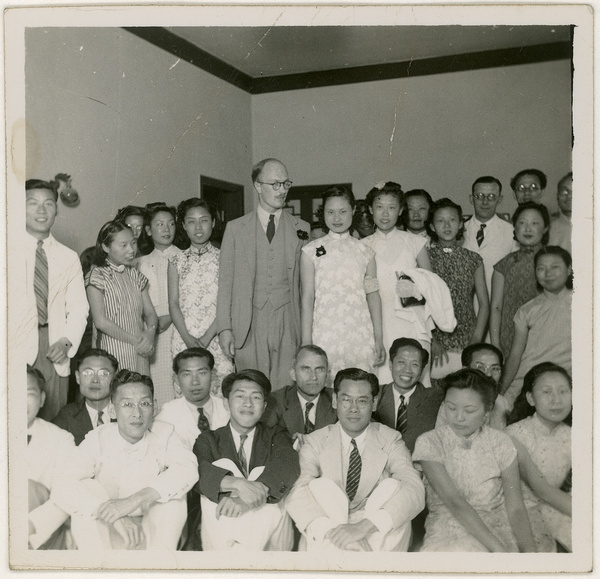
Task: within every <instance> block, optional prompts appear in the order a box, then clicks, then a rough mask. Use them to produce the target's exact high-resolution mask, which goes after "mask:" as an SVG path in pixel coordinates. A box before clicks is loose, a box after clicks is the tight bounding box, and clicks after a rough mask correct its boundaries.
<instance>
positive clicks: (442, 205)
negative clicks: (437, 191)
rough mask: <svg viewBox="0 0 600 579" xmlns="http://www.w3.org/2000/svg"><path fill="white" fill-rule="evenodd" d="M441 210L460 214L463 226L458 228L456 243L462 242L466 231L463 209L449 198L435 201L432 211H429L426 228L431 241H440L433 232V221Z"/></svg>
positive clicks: (459, 217)
mask: <svg viewBox="0 0 600 579" xmlns="http://www.w3.org/2000/svg"><path fill="white" fill-rule="evenodd" d="M440 209H454V210H455V211H456V212H457V213H458V219H459V220H460V222H461V225H460V226H459V228H458V233H457V235H456V241H460V240H461V239H462V238H463V232H464V230H465V226H464V222H463V212H462V207H461V206H460V205H459V204H458V203H454V201H452V199H449V198H448V197H442V198H441V199H438V200H437V201H435V202H434V203H433V205H432V206H431V209H430V210H429V217H428V218H427V222H426V225H425V227H426V229H427V230H428V232H429V235H430V237H431V239H432V240H433V241H438V240H439V236H438V234H437V233H436V232H435V231H434V230H433V228H432V225H433V219H434V217H435V212H436V211H439V210H440Z"/></svg>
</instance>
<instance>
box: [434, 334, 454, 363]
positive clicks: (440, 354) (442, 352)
mask: <svg viewBox="0 0 600 579" xmlns="http://www.w3.org/2000/svg"><path fill="white" fill-rule="evenodd" d="M431 360H432V362H433V365H434V366H443V365H444V364H447V363H448V362H449V361H450V358H449V356H448V352H447V351H446V349H445V348H444V346H442V345H441V344H440V342H439V341H438V340H437V339H436V338H433V340H432V341H431Z"/></svg>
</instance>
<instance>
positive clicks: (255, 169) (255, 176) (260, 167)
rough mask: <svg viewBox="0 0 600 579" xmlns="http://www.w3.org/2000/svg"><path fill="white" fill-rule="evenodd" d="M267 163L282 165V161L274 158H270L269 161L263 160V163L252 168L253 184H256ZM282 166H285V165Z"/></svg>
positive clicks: (260, 162)
mask: <svg viewBox="0 0 600 579" xmlns="http://www.w3.org/2000/svg"><path fill="white" fill-rule="evenodd" d="M267 163H281V161H280V160H279V159H273V157H268V158H267V159H263V160H262V161H259V162H258V163H256V165H254V167H252V174H251V175H252V183H256V180H257V179H258V177H259V175H260V174H261V172H262V170H263V169H264V166H265V165H266V164H267ZM281 164H282V165H283V163H281Z"/></svg>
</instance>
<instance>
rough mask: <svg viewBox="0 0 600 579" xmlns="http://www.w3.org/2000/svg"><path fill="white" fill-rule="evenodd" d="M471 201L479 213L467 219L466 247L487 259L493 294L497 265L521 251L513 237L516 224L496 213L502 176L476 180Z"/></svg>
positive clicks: (485, 260) (487, 275) (500, 194)
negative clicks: (515, 252) (494, 274)
mask: <svg viewBox="0 0 600 579" xmlns="http://www.w3.org/2000/svg"><path fill="white" fill-rule="evenodd" d="M470 200H471V204H472V205H473V209H474V210H475V213H474V215H473V216H472V217H471V218H470V219H468V220H467V221H466V222H465V234H464V243H463V247H464V248H465V249H470V250H471V251H474V252H475V253H478V254H479V255H480V256H481V258H482V259H483V267H484V268H485V282H486V285H487V289H488V294H489V295H491V293H492V274H493V273H494V265H496V264H497V263H498V262H499V261H500V260H501V259H502V258H503V257H505V256H507V255H508V254H509V253H511V252H513V251H517V250H518V249H519V245H518V244H517V242H516V241H515V239H514V237H513V226H512V224H511V223H509V222H508V221H504V219H502V218H501V217H499V216H498V215H496V208H497V207H498V204H499V203H500V201H502V183H500V181H499V180H498V179H496V178H495V177H491V176H489V175H488V176H485V177H479V178H477V179H475V182H474V183H473V185H472V186H471V197H470Z"/></svg>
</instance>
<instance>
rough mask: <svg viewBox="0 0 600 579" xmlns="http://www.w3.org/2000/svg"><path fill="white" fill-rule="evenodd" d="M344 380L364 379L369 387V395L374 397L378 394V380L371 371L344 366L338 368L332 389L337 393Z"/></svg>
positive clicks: (361, 380)
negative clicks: (341, 368)
mask: <svg viewBox="0 0 600 579" xmlns="http://www.w3.org/2000/svg"><path fill="white" fill-rule="evenodd" d="M344 380H352V381H353V382H363V381H366V382H368V383H369V386H370V387H371V395H372V396H373V398H375V397H376V396H377V395H378V394H379V380H377V376H375V374H372V373H371V372H365V370H361V369H360V368H344V369H343V370H340V371H339V372H338V373H337V374H336V375H335V379H334V380H333V391H334V392H335V393H336V394H338V393H339V391H340V385H341V384H342V382H343V381H344Z"/></svg>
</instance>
